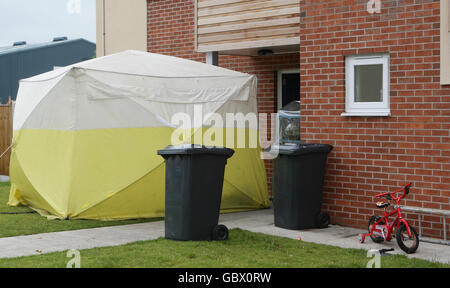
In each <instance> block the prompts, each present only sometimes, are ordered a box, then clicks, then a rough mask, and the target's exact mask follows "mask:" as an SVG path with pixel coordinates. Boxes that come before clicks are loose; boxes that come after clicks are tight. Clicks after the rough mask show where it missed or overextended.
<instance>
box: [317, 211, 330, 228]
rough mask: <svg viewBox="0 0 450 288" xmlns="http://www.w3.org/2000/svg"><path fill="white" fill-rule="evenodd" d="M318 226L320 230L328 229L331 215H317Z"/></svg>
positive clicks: (323, 213)
mask: <svg viewBox="0 0 450 288" xmlns="http://www.w3.org/2000/svg"><path fill="white" fill-rule="evenodd" d="M316 224H317V227H319V228H327V227H328V225H330V215H328V214H327V213H325V212H320V213H319V214H318V215H317V218H316Z"/></svg>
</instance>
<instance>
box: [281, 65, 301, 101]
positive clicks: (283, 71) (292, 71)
mask: <svg viewBox="0 0 450 288" xmlns="http://www.w3.org/2000/svg"><path fill="white" fill-rule="evenodd" d="M277 74H278V76H277V94H278V95H277V98H278V99H277V100H278V109H277V110H281V108H283V107H282V106H283V82H282V81H283V74H300V69H282V70H278V73H277ZM299 96H300V95H299Z"/></svg>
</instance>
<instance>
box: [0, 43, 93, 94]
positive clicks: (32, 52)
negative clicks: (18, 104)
mask: <svg viewBox="0 0 450 288" xmlns="http://www.w3.org/2000/svg"><path fill="white" fill-rule="evenodd" d="M95 47H96V45H95V43H92V42H90V41H87V40H85V39H74V40H61V41H53V42H46V43H39V44H25V45H18V46H6V47H0V103H6V102H7V101H8V99H9V97H11V98H12V99H13V100H15V99H16V95H17V90H18V88H19V81H20V80H21V79H24V78H29V77H32V76H35V75H38V74H41V73H44V72H48V71H51V70H53V69H54V67H64V66H67V65H71V64H74V63H78V62H81V61H85V60H88V59H91V58H93V57H95Z"/></svg>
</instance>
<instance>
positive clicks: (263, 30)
mask: <svg viewBox="0 0 450 288" xmlns="http://www.w3.org/2000/svg"><path fill="white" fill-rule="evenodd" d="M195 12H196V45H197V51H198V52H209V51H226V50H236V49H248V48H258V47H276V46H284V45H298V44H299V43H300V25H299V24H300V4H299V1H298V0H196V11H195ZM266 44H270V45H266ZM216 49H220V50H216Z"/></svg>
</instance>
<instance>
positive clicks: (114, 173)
mask: <svg viewBox="0 0 450 288" xmlns="http://www.w3.org/2000/svg"><path fill="white" fill-rule="evenodd" d="M195 106H197V107H199V106H200V107H201V110H202V112H203V113H204V114H207V113H218V114H219V115H223V116H225V114H226V113H244V114H246V113H249V112H254V113H256V78H255V77H254V76H251V75H248V74H244V73H238V72H234V71H230V70H227V69H223V68H220V67H214V66H211V65H206V64H203V63H198V62H193V61H189V60H184V59H179V58H175V57H169V56H163V55H158V54H152V53H145V52H137V51H126V52H122V53H118V54H114V55H110V56H106V57H102V58H98V59H94V60H89V61H86V62H82V63H79V64H76V65H72V66H69V67H65V68H61V69H58V70H55V71H51V72H48V73H44V74H41V75H39V76H36V77H33V78H29V79H25V80H22V81H21V83H20V87H19V93H18V98H17V102H16V109H15V115H14V139H13V147H12V155H11V164H10V170H11V172H10V177H11V193H10V197H9V203H8V204H9V205H28V206H30V207H31V208H33V209H35V210H36V211H38V212H39V213H40V214H41V215H45V216H47V217H49V218H60V219H101V220H113V219H130V218H146V217H162V216H164V183H165V167H164V159H163V158H162V157H160V156H158V155H157V153H156V152H157V150H159V149H162V148H164V147H166V146H167V145H169V144H171V136H172V133H173V132H174V130H175V129H176V127H175V126H174V125H172V124H171V118H172V116H173V115H174V114H176V113H180V112H181V113H185V114H188V115H192V117H194V110H195V109H196V108H195ZM194 128H201V129H196V130H194V131H197V132H196V133H205V132H206V130H207V128H206V127H205V124H204V123H203V122H202V123H201V124H200V126H199V127H194ZM224 128H225V129H224V131H225V133H236V131H237V130H239V129H244V130H245V132H246V133H247V134H248V133H249V130H251V129H255V128H251V127H250V128H249V127H237V128H234V127H225V126H224ZM194 138H195V137H194ZM203 144H205V145H208V144H212V143H203ZM230 148H233V147H230ZM268 206H269V200H268V194H267V183H266V173H265V168H264V162H263V160H261V159H260V149H259V148H237V149H235V155H234V156H233V157H232V158H230V159H229V160H228V164H227V167H226V171H225V180H224V188H223V198H222V206H221V210H222V212H232V211H244V210H250V209H260V208H266V207H268Z"/></svg>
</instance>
